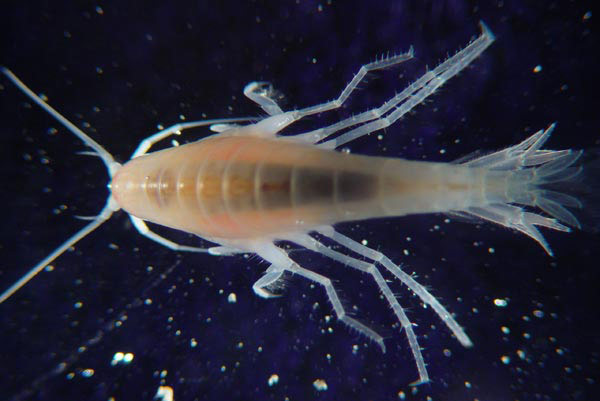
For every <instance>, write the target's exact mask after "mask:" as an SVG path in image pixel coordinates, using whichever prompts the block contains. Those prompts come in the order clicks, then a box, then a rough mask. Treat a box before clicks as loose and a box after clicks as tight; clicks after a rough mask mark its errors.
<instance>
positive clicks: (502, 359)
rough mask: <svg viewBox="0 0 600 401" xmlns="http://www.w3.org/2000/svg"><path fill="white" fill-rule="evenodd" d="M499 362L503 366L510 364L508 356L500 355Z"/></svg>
mask: <svg viewBox="0 0 600 401" xmlns="http://www.w3.org/2000/svg"><path fill="white" fill-rule="evenodd" d="M500 360H501V361H502V363H503V364H505V365H508V364H509V363H510V356H508V355H502V356H501V357H500Z"/></svg>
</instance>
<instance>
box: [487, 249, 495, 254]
mask: <svg viewBox="0 0 600 401" xmlns="http://www.w3.org/2000/svg"><path fill="white" fill-rule="evenodd" d="M488 252H489V253H494V252H496V250H495V249H494V248H488Z"/></svg>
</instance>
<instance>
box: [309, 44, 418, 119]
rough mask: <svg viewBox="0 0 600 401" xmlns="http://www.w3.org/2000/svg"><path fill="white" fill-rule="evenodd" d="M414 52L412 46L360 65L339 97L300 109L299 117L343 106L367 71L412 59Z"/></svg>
mask: <svg viewBox="0 0 600 401" xmlns="http://www.w3.org/2000/svg"><path fill="white" fill-rule="evenodd" d="M413 54H414V52H413V48H412V47H411V48H410V50H409V51H408V52H406V53H402V54H398V55H396V56H392V57H385V58H383V59H381V60H375V61H373V62H371V63H369V64H365V65H363V66H362V67H360V70H358V73H357V74H356V75H355V76H354V78H352V81H350V83H348V85H346V87H345V88H344V90H343V91H342V93H340V95H339V96H338V97H337V99H334V100H331V101H329V102H325V103H321V104H317V105H315V106H310V107H306V108H304V109H300V110H298V113H299V115H300V117H299V118H302V117H305V116H309V115H312V114H318V113H323V112H325V111H329V110H333V109H337V108H339V107H341V106H342V105H343V104H344V102H345V101H346V100H347V99H348V97H349V96H350V94H351V93H352V92H353V91H354V89H356V87H357V86H358V84H359V83H360V81H362V80H363V78H364V77H365V76H366V75H367V73H369V72H370V71H376V70H382V69H384V68H389V67H392V66H394V65H397V64H400V63H402V62H404V61H406V60H410V59H411V58H413Z"/></svg>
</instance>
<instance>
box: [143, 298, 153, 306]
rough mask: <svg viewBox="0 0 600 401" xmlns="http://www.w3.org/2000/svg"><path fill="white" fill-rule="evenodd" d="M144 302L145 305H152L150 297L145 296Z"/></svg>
mask: <svg viewBox="0 0 600 401" xmlns="http://www.w3.org/2000/svg"><path fill="white" fill-rule="evenodd" d="M144 304H145V305H152V300H151V299H150V298H146V300H144Z"/></svg>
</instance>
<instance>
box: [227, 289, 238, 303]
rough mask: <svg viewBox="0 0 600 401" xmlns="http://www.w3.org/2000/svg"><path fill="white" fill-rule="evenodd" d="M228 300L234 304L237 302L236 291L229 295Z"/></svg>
mask: <svg viewBox="0 0 600 401" xmlns="http://www.w3.org/2000/svg"><path fill="white" fill-rule="evenodd" d="M227 302H229V303H230V304H234V303H236V302H237V295H235V292H232V293H231V294H229V295H228V296H227Z"/></svg>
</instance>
